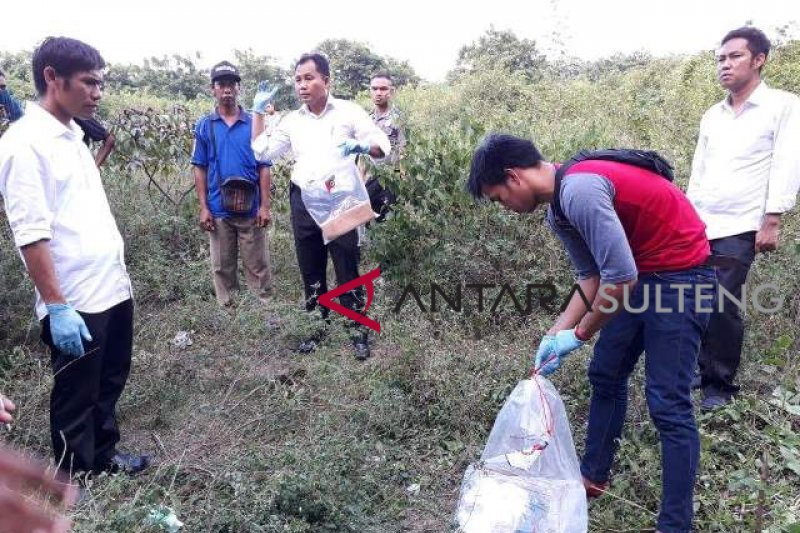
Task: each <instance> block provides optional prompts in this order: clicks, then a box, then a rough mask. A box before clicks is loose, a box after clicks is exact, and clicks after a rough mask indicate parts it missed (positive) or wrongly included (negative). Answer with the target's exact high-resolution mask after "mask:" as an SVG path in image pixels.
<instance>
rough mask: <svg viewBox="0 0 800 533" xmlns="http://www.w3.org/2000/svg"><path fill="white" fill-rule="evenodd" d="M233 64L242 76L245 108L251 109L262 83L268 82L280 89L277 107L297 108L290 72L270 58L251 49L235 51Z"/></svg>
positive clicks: (276, 100) (276, 98)
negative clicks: (258, 85) (257, 88)
mask: <svg viewBox="0 0 800 533" xmlns="http://www.w3.org/2000/svg"><path fill="white" fill-rule="evenodd" d="M233 58H234V59H233V64H234V65H236V66H237V68H238V69H239V73H240V74H241V76H242V84H241V85H242V93H241V98H242V100H241V101H242V102H243V103H244V104H243V105H244V107H249V106H250V104H251V103H252V100H253V95H254V94H255V89H256V86H257V84H258V82H260V81H262V80H263V81H268V82H269V84H270V85H272V86H277V87H279V89H278V92H277V93H276V95H275V107H276V109H279V110H284V109H294V108H295V107H297V105H298V102H297V97H296V96H295V94H294V85H293V84H292V82H291V81H290V74H289V71H288V70H286V69H284V68H281V67H279V66H277V64H276V62H275V60H274V59H273V58H272V57H270V56H260V55H256V53H255V52H253V50H251V49H249V48H248V49H247V50H234V51H233Z"/></svg>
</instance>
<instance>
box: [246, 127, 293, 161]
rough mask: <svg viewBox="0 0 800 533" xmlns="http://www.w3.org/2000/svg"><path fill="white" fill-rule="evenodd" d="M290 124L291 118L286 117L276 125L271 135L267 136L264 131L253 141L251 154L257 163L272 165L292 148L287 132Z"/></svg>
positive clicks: (289, 135)
mask: <svg viewBox="0 0 800 533" xmlns="http://www.w3.org/2000/svg"><path fill="white" fill-rule="evenodd" d="M291 122H292V121H291V118H289V117H286V118H285V119H284V120H281V121H280V122H279V123H278V126H277V127H276V128H275V129H274V130H273V131H272V134H271V135H267V132H266V130H265V131H263V132H261V134H259V135H258V137H256V138H255V139H253V142H252V148H253V154H255V156H256V160H257V161H259V162H262V163H267V164H272V163H273V162H275V161H277V160H278V159H280V158H281V157H283V155H284V154H286V152H288V151H289V150H290V149H291V148H292V139H291V134H290V132H289V128H290V127H291Z"/></svg>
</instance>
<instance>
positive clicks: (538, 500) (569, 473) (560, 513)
mask: <svg viewBox="0 0 800 533" xmlns="http://www.w3.org/2000/svg"><path fill="white" fill-rule="evenodd" d="M455 522H456V525H457V528H458V529H457V531H459V532H461V533H584V532H586V531H587V530H588V513H587V506H586V492H585V490H584V488H583V483H582V482H581V474H580V468H579V464H578V457H577V455H576V454H575V444H574V443H573V440H572V433H571V431H570V427H569V421H568V420H567V414H566V411H565V409H564V403H563V402H562V401H561V397H560V396H559V395H558V392H557V391H556V389H555V387H553V385H552V383H550V382H549V381H548V380H547V379H545V378H543V377H539V376H537V377H534V378H532V379H528V380H524V381H522V382H520V383H519V384H518V385H517V387H516V388H515V389H514V391H513V392H512V393H511V395H510V396H509V397H508V399H507V400H506V402H505V404H504V405H503V408H502V409H501V410H500V413H499V414H498V415H497V419H496V420H495V423H494V426H493V427H492V431H491V433H490V434H489V439H488V441H487V443H486V447H485V448H484V451H483V454H482V455H481V459H480V461H479V462H478V463H476V464H474V465H470V466H469V467H468V468H467V471H466V472H465V474H464V479H463V481H462V484H461V493H460V496H459V502H458V508H457V510H456V516H455Z"/></svg>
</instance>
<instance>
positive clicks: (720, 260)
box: [703, 254, 742, 268]
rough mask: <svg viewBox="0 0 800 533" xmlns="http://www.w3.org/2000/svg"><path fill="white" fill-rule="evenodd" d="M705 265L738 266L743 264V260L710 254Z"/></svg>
mask: <svg viewBox="0 0 800 533" xmlns="http://www.w3.org/2000/svg"><path fill="white" fill-rule="evenodd" d="M703 266H712V267H722V268H736V267H740V266H742V262H741V261H739V260H738V259H736V258H735V257H730V256H727V255H714V254H711V255H709V256H708V259H706V262H705V263H703Z"/></svg>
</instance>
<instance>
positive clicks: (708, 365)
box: [698, 231, 756, 397]
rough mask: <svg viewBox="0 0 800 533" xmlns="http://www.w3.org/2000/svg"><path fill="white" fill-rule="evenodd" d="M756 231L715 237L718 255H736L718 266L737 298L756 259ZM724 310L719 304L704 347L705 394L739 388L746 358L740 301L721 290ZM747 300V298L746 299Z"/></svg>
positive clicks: (724, 284) (722, 281)
mask: <svg viewBox="0 0 800 533" xmlns="http://www.w3.org/2000/svg"><path fill="white" fill-rule="evenodd" d="M755 242H756V233H755V232H754V231H750V232H747V233H742V234H739V235H732V236H730V237H723V238H721V239H714V240H712V241H711V252H712V253H713V254H714V255H716V256H723V257H728V258H732V259H734V261H730V262H729V264H726V265H725V266H718V267H717V279H718V280H719V285H720V287H721V288H724V289H725V290H726V291H728V292H729V293H730V294H731V295H732V296H733V297H734V298H735V299H736V300H741V299H742V287H743V286H744V283H745V280H746V279H747V273H748V272H749V271H750V265H752V264H753V259H755ZM718 298H721V299H723V310H722V311H721V312H720V311H719V307H718V306H715V310H714V313H712V315H711V319H710V320H709V323H708V329H707V330H706V333H705V336H704V337H703V341H702V344H701V347H700V355H699V360H698V362H699V366H700V376H701V378H702V387H703V392H704V394H705V396H720V395H721V396H726V397H730V396H732V395H733V394H735V393H736V392H738V390H739V387H738V386H737V385H735V384H734V382H733V381H734V378H735V377H736V371H737V370H738V369H739V363H740V362H741V358H742V343H743V341H744V321H743V320H742V314H741V312H740V310H739V306H738V305H737V304H736V302H733V301H731V300H730V298H726V297H725V296H724V295H723V294H722V292H721V290H720V294H718ZM743 303H744V302H743Z"/></svg>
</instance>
